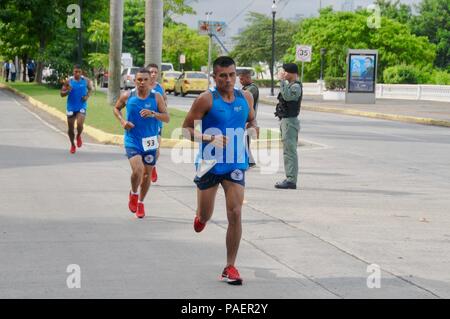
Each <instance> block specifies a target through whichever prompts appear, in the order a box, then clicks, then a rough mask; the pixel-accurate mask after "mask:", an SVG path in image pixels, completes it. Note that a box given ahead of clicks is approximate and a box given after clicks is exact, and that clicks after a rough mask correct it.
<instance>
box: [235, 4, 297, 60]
mask: <svg viewBox="0 0 450 319" xmlns="http://www.w3.org/2000/svg"><path fill="white" fill-rule="evenodd" d="M247 21H248V26H247V27H246V28H245V29H244V31H242V32H241V33H240V34H239V35H238V36H237V37H234V40H235V41H236V42H237V44H236V46H235V48H234V50H233V51H232V52H231V56H233V57H234V58H235V59H236V60H237V62H238V63H239V64H240V65H247V66H250V65H253V64H256V63H258V62H265V63H267V64H269V65H270V64H271V61H272V51H271V47H272V19H271V18H270V17H269V16H267V15H264V14H260V13H256V12H250V13H249V14H248V16H247ZM297 30H298V22H292V21H289V20H284V19H277V20H276V21H275V43H276V45H275V62H276V61H279V60H281V58H282V57H283V55H284V54H285V53H286V50H287V49H288V48H289V47H290V46H292V36H293V35H294V34H295V32H296V31H297Z"/></svg>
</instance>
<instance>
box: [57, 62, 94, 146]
mask: <svg viewBox="0 0 450 319" xmlns="http://www.w3.org/2000/svg"><path fill="white" fill-rule="evenodd" d="M91 91H92V82H91V80H89V79H88V78H87V77H84V76H83V75H82V70H81V67H80V66H79V65H75V66H74V67H73V76H71V77H70V78H69V79H67V80H66V82H65V83H64V84H63V86H62V88H61V97H66V96H68V98H67V124H68V126H69V130H68V135H69V140H70V153H72V154H74V153H75V152H76V147H75V121H76V122H77V147H79V148H80V147H81V146H82V145H83V141H82V139H81V133H82V132H83V125H84V120H85V118H86V111H87V107H88V104H87V100H88V99H89V97H90V95H91Z"/></svg>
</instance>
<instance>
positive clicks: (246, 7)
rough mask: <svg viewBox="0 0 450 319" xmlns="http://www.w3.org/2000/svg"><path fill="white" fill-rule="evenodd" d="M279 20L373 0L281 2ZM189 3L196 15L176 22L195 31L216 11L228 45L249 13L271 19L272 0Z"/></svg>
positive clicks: (198, 0) (177, 18) (408, 1)
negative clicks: (222, 23)
mask: <svg viewBox="0 0 450 319" xmlns="http://www.w3.org/2000/svg"><path fill="white" fill-rule="evenodd" d="M276 2H277V7H278V8H277V14H276V17H282V18H285V19H291V18H296V17H297V18H298V17H300V16H301V15H303V16H304V17H310V16H314V15H317V11H318V9H319V5H320V2H321V3H322V7H326V6H330V5H331V6H333V8H334V9H335V10H341V9H342V6H343V5H345V3H347V6H348V5H350V6H351V2H353V7H354V8H356V7H358V6H362V7H367V6H369V5H370V4H372V3H373V2H374V1H373V0H353V1H352V0H277V1H276ZM400 2H401V3H405V4H409V5H411V4H418V3H419V2H421V1H420V0H401V1H400ZM186 3H187V4H188V5H190V6H191V7H193V8H194V10H195V11H196V12H197V14H196V15H184V16H173V18H174V20H175V21H178V22H184V23H186V24H187V25H188V26H189V27H191V28H197V26H198V21H199V20H205V19H206V15H205V12H208V11H212V12H213V13H212V15H211V18H210V19H211V20H215V21H224V22H226V23H227V25H228V27H227V30H226V37H225V38H224V39H223V40H224V42H225V44H228V43H229V41H230V38H231V37H232V36H235V35H237V34H238V32H239V29H242V28H243V27H245V26H246V21H245V18H246V14H247V13H248V12H250V11H255V12H259V13H263V14H267V15H268V16H271V14H272V13H271V7H272V0H187V1H186Z"/></svg>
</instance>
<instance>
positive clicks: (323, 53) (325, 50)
mask: <svg viewBox="0 0 450 319" xmlns="http://www.w3.org/2000/svg"><path fill="white" fill-rule="evenodd" d="M326 52H327V49H325V48H321V49H320V81H322V80H323V65H324V59H325V53H326Z"/></svg>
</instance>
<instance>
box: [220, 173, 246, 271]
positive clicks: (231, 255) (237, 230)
mask: <svg viewBox="0 0 450 319" xmlns="http://www.w3.org/2000/svg"><path fill="white" fill-rule="evenodd" d="M222 186H223V189H224V190H225V199H226V206H227V218H228V229H227V238H226V245H227V265H232V266H234V263H235V262H236V256H237V253H238V249H239V243H240V241H241V236H242V223H241V212H242V204H243V202H244V190H245V188H244V186H242V185H240V184H237V183H233V182H231V181H227V180H223V181H222Z"/></svg>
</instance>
